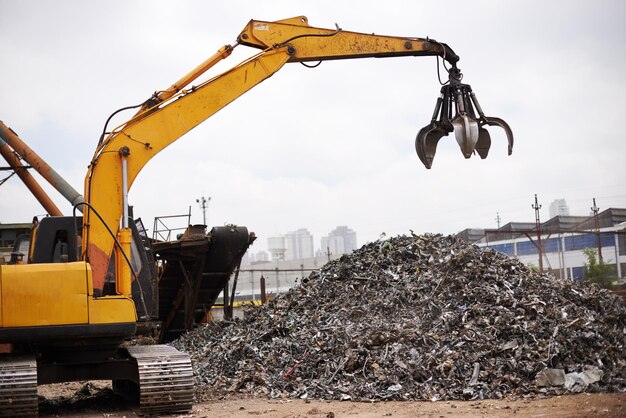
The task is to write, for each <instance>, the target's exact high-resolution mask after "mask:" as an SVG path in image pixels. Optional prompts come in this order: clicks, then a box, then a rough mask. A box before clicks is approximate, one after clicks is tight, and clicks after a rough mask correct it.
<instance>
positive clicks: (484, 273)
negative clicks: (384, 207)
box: [174, 234, 626, 400]
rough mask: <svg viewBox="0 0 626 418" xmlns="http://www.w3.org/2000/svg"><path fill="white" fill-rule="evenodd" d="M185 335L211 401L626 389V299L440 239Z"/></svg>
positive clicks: (388, 250) (403, 248) (374, 254)
mask: <svg viewBox="0 0 626 418" xmlns="http://www.w3.org/2000/svg"><path fill="white" fill-rule="evenodd" d="M174 345H175V346H176V347H177V348H179V349H181V350H183V351H186V352H188V353H189V354H190V355H191V358H192V362H193V365H194V374H195V379H196V383H197V386H199V388H200V389H199V392H198V395H200V396H201V397H205V396H211V397H215V396H222V395H225V394H227V393H229V392H243V393H248V394H253V395H257V396H259V395H261V396H270V397H273V398H275V397H300V398H316V399H340V400H348V399H352V400H384V399H390V400H391V399H393V400H450V399H482V398H502V397H504V396H508V395H527V394H537V393H545V394H561V393H567V392H581V391H588V392H607V391H620V392H624V391H626V372H625V369H624V366H625V364H626V363H625V360H624V359H625V358H626V351H625V346H626V309H625V307H624V304H623V302H622V301H621V299H620V298H618V297H615V296H614V295H611V294H609V293H608V292H607V291H605V290H602V289H600V288H598V287H596V286H587V285H585V284H582V283H574V282H571V281H566V280H559V279H557V278H555V277H553V276H551V275H547V274H539V273H538V272H536V271H534V270H532V269H530V268H528V267H526V266H524V265H523V264H521V263H520V262H519V261H517V260H516V259H512V258H509V257H508V256H506V255H503V254H500V253H498V252H495V251H492V250H481V249H479V248H478V247H476V246H473V245H469V244H466V243H464V242H462V241H460V240H458V239H456V238H454V237H446V236H441V235H422V236H418V235H413V234H411V235H410V236H400V237H395V238H391V239H388V240H381V241H376V242H374V243H371V244H367V245H365V246H363V247H362V248H361V249H359V250H357V251H355V252H354V253H352V254H350V255H346V256H343V257H342V258H340V259H339V260H335V261H333V262H331V263H328V264H327V265H326V266H325V267H324V268H322V269H321V271H320V272H319V273H312V274H311V275H310V276H309V277H308V278H305V279H304V280H302V283H301V284H300V285H299V286H297V287H295V288H293V289H292V290H290V291H289V292H288V293H285V294H283V295H280V296H279V297H277V298H276V299H274V300H273V301H272V302H271V303H270V304H268V305H266V306H264V307H262V308H255V309H253V310H250V311H249V312H247V315H246V317H245V318H244V319H243V320H239V321H236V322H235V323H227V322H215V323H211V324H208V325H206V326H204V327H202V328H199V329H197V330H195V331H194V332H191V333H188V334H185V335H183V336H182V337H181V338H180V339H179V340H177V341H176V342H174Z"/></svg>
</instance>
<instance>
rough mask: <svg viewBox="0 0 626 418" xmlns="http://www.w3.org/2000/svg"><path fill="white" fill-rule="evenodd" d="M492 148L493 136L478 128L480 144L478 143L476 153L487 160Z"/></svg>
mask: <svg viewBox="0 0 626 418" xmlns="http://www.w3.org/2000/svg"><path fill="white" fill-rule="evenodd" d="M489 148H491V135H489V132H488V131H487V130H486V129H485V128H478V142H477V143H476V152H477V153H478V155H480V158H481V159H483V160H484V159H485V158H487V155H488V154H489Z"/></svg>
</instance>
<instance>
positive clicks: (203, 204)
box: [196, 196, 211, 226]
mask: <svg viewBox="0 0 626 418" xmlns="http://www.w3.org/2000/svg"><path fill="white" fill-rule="evenodd" d="M210 201H211V196H209V197H208V198H206V197H204V196H202V197H200V198H199V199H196V203H199V204H200V209H202V223H203V224H204V225H205V226H206V224H207V223H206V211H207V209H208V208H209V202H210Z"/></svg>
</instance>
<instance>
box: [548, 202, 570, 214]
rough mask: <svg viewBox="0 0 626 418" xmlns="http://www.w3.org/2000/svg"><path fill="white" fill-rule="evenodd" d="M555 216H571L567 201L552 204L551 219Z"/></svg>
mask: <svg viewBox="0 0 626 418" xmlns="http://www.w3.org/2000/svg"><path fill="white" fill-rule="evenodd" d="M555 216H569V206H567V202H566V201H565V199H556V200H554V201H553V202H552V203H550V218H554V217H555Z"/></svg>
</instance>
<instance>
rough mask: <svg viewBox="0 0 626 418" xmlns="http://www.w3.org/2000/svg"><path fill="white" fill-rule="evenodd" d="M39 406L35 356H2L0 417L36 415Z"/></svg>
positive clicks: (0, 367) (0, 363)
mask: <svg viewBox="0 0 626 418" xmlns="http://www.w3.org/2000/svg"><path fill="white" fill-rule="evenodd" d="M37 407H38V399H37V360H36V359H35V356H34V355H21V356H10V355H5V356H1V357H0V417H25V416H27V417H36V416H37Z"/></svg>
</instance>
